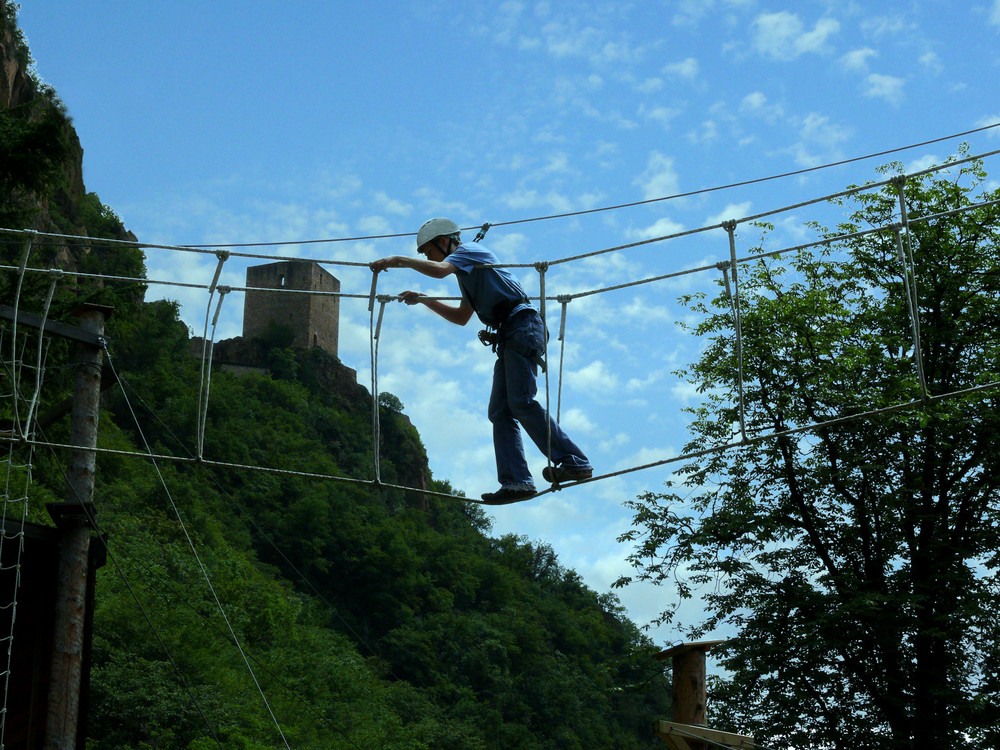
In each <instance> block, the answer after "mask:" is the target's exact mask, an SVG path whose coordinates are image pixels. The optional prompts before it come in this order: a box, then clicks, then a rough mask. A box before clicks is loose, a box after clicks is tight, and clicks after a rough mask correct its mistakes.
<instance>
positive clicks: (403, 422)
mask: <svg viewBox="0 0 1000 750" xmlns="http://www.w3.org/2000/svg"><path fill="white" fill-rule="evenodd" d="M4 11H5V14H4V16H3V25H2V28H0V32H7V36H6V37H5V38H6V39H7V40H14V42H15V43H16V45H18V49H17V55H18V59H19V60H20V61H21V63H22V65H27V63H28V61H29V60H30V56H29V55H28V54H27V49H26V47H25V46H24V43H23V38H22V37H21V36H20V32H17V31H16V27H14V26H13V20H14V14H15V12H16V6H14V5H13V4H12V3H9V2H8V3H6V4H5V6H4ZM12 29H13V30H14V31H15V32H16V33H13V34H11V33H10V32H11V30H12ZM27 100H30V101H31V102H34V104H32V105H31V106H25V107H23V108H21V109H15V108H8V109H6V110H4V109H2V108H0V156H3V155H5V154H6V155H16V158H11V159H7V158H6V157H5V156H4V157H3V158H2V159H0V227H3V226H7V227H8V228H13V229H17V228H19V227H23V226H29V225H30V226H34V227H35V228H39V229H42V230H44V231H51V230H52V229H58V231H60V232H65V233H67V234H74V235H84V236H85V237H87V238H88V239H82V240H79V241H73V242H68V241H65V240H63V239H58V240H56V239H53V238H44V237H43V238H40V239H38V238H36V240H35V241H34V242H33V243H31V244H26V243H25V237H26V235H23V234H19V233H8V234H6V235H3V236H0V264H2V265H4V266H6V267H8V270H6V271H3V272H0V291H2V293H3V297H4V299H5V300H8V299H9V300H13V299H14V298H15V295H17V294H19V297H18V304H19V309H20V310H22V311H25V312H33V313H40V312H42V309H43V306H44V305H43V300H44V298H45V297H46V295H47V293H48V290H49V288H50V280H49V277H48V275H47V274H43V273H39V272H37V271H35V270H32V269H37V268H48V267H50V266H53V265H58V266H60V267H62V268H64V269H66V270H68V271H71V273H69V274H66V275H64V276H58V277H55V278H56V280H57V283H56V285H55V287H54V297H53V303H52V306H51V309H50V311H49V315H50V317H51V318H53V319H57V320H65V321H66V322H73V321H72V318H71V317H70V315H69V313H70V311H71V310H72V308H74V307H75V306H76V305H78V304H79V303H80V302H82V301H90V302H98V303H101V304H106V305H111V306H113V307H114V308H115V314H114V316H113V317H112V319H111V321H110V323H109V326H108V330H107V334H108V339H109V341H110V345H109V348H108V352H107V355H108V356H107V360H106V361H107V362H109V364H110V369H107V370H106V372H105V375H104V378H105V380H104V382H105V383H106V384H110V385H111V386H112V387H111V388H109V389H108V390H107V391H106V392H105V394H104V396H103V399H102V414H101V423H100V426H99V441H100V446H101V448H104V449H112V450H115V451H121V453H117V452H107V453H101V454H100V455H99V458H98V466H97V487H96V494H95V501H96V505H97V509H98V517H97V523H98V524H99V526H100V529H99V530H100V533H101V537H102V539H106V545H107V553H108V564H107V565H106V566H105V567H103V568H102V569H101V570H100V571H99V573H98V578H97V595H96V616H95V623H94V650H93V673H92V679H91V686H90V690H91V694H90V704H89V705H90V712H89V715H88V716H87V717H86V719H87V723H88V738H89V739H88V743H87V747H88V748H94V750H125V748H129V749H134V748H154V747H156V748H191V749H192V750H193V749H198V750H203V749H204V748H209V747H226V748H273V747H282V746H284V744H285V742H287V743H288V745H289V746H291V747H295V748H317V749H322V750H329V749H331V748H375V747H378V748H455V749H456V750H458V749H462V750H468V749H470V748H471V749H475V748H484V749H485V748H498V749H499V748H551V749H552V750H556V749H557V748H558V749H559V750H563V749H564V748H584V747H587V748H590V747H616V748H652V747H658V746H659V740H657V739H655V738H654V737H653V736H652V733H651V730H650V724H651V721H652V720H653V719H655V718H660V717H663V715H664V713H665V712H666V711H667V709H668V698H667V693H666V687H665V683H664V679H663V676H662V674H661V672H660V670H659V668H658V666H657V665H656V664H655V662H653V660H652V658H651V654H652V652H653V651H654V650H655V649H653V647H652V644H651V643H650V642H649V640H648V639H647V638H645V637H644V636H643V635H642V634H641V633H640V632H639V631H638V630H637V628H636V627H635V626H634V625H633V624H632V623H631V622H629V621H628V619H627V618H626V617H625V615H624V612H623V610H622V608H621V607H620V606H619V604H618V603H617V601H616V600H615V599H614V597H612V596H610V595H599V594H597V593H596V592H594V591H592V590H591V589H589V588H588V587H587V586H585V585H584V584H583V583H582V581H581V580H580V578H579V576H577V575H576V573H574V572H573V571H572V570H568V569H566V568H564V567H563V566H561V565H560V564H559V562H558V559H557V557H556V554H555V552H554V551H553V550H552V549H551V548H550V547H549V546H548V545H546V544H544V543H542V542H531V541H528V540H526V539H523V538H519V537H516V536H510V535H508V536H503V537H499V538H498V537H493V536H491V535H490V527H489V522H488V520H487V518H486V517H485V516H484V515H483V513H482V512H481V511H480V510H479V508H478V506H475V505H472V504H470V503H466V502H464V501H461V500H454V499H451V500H449V499H434V498H427V497H425V496H422V495H420V494H419V493H411V492H404V491H388V490H382V491H375V490H372V489H371V488H369V487H367V486H365V485H362V484H351V483H340V482H334V481H330V480H322V479H315V478H308V477H307V476H305V473H313V474H324V475H334V476H341V477H359V478H364V479H367V478H370V477H371V476H372V464H373V459H372V451H371V442H372V438H371V435H372V428H371V419H370V416H371V411H370V410H371V397H370V396H369V395H368V394H367V392H365V391H364V389H363V388H359V387H357V386H356V384H354V383H353V382H352V383H350V384H348V386H350V387H345V384H344V382H343V381H342V369H343V368H341V367H340V365H339V363H337V362H336V361H335V360H334V359H333V358H331V357H329V355H326V354H324V353H323V352H322V351H320V350H312V351H293V350H290V349H286V348H282V347H281V346H277V345H275V342H271V346H268V344H267V342H257V343H256V344H255V345H256V346H258V347H263V351H264V354H263V355H262V358H263V364H264V365H265V366H264V367H262V368H259V369H258V371H257V372H253V373H249V374H243V375H239V376H237V375H236V374H234V373H232V372H229V371H225V370H223V369H221V368H219V369H218V371H217V372H215V373H214V374H213V379H212V389H211V398H210V399H209V408H208V413H207V414H208V416H207V429H206V432H205V446H204V451H205V454H206V456H209V457H211V458H212V459H214V460H216V461H220V462H227V463H230V464H234V465H239V467H236V466H233V467H227V468H220V467H218V466H215V467H213V466H206V465H204V464H197V463H193V462H179V461H165V460H161V461H158V462H157V463H156V464H155V465H154V463H153V462H151V461H150V460H147V459H142V458H136V457H133V456H130V455H127V453H130V452H136V451H138V452H144V451H146V450H147V449H148V450H149V451H151V452H152V453H154V454H160V455H171V456H177V457H190V456H191V450H192V446H193V445H194V442H195V441H194V435H195V424H196V414H197V412H198V385H199V376H200V373H199V368H200V361H199V359H198V357H197V356H196V355H194V354H192V344H193V342H192V341H191V339H190V338H189V335H188V331H187V329H186V327H185V326H184V325H183V324H182V323H181V322H180V320H179V318H178V308H177V305H176V304H175V303H172V302H169V301H157V302H151V303H146V302H144V301H143V291H144V290H143V287H142V284H141V283H132V282H120V283H116V284H114V285H108V284H106V283H104V282H103V281H102V280H101V279H99V278H95V277H94V276H91V275H88V274H100V275H107V274H111V275H115V276H122V277H130V278H137V279H142V278H143V277H144V268H143V257H142V253H141V252H140V251H139V250H137V249H135V248H134V247H129V246H126V245H122V244H113V243H107V242H101V241H100V240H107V239H119V240H120V239H123V238H126V237H127V233H126V232H125V230H124V227H123V226H122V222H121V219H120V218H119V217H118V216H117V215H116V214H115V213H114V212H113V211H112V210H111V209H109V208H108V207H106V206H104V205H103V204H102V203H101V202H100V200H99V199H98V198H97V196H95V195H93V194H87V193H85V192H84V191H82V190H75V189H74V188H73V186H72V184H70V183H71V181H72V175H73V174H74V167H73V165H72V164H67V160H70V161H72V159H73V158H74V157H73V154H72V153H71V151H72V149H70V147H69V146H70V144H71V142H72V141H73V139H75V135H72V137H71V136H70V132H71V127H70V124H69V121H68V118H67V117H66V115H65V112H64V111H63V110H62V108H61V106H59V105H58V100H57V99H56V98H55V97H54V93H53V92H51V91H48V92H47V91H43V90H41V89H39V88H38V87H37V86H36V87H35V88H34V89H32V90H31V91H30V92H28V99H27ZM27 100H26V101H27ZM32 107H34V109H32ZM25 253H27V254H25ZM22 261H23V262H24V263H25V264H26V266H27V268H28V271H27V272H26V273H24V274H23V276H22V274H19V273H18V272H17V270H16V269H17V268H18V267H19V266H20V265H21V263H22ZM10 269H15V270H10ZM22 279H23V284H21V281H22ZM18 289H19V290H20V291H19V292H18ZM3 328H4V330H3V334H4V335H5V336H6V335H8V334H9V333H10V328H9V326H6V325H4V326H3ZM27 328H28V327H27V326H25V325H22V326H21V327H20V328H19V329H18V335H19V337H26V338H25V339H24V341H25V342H26V343H25V346H24V347H22V349H21V350H22V351H26V352H33V351H34V348H35V347H36V345H37V339H36V338H32V334H31V333H30V331H27V330H26V329H27ZM4 340H5V341H7V340H8V339H7V338H5V339H4ZM195 349H199V347H197V346H195ZM7 351H8V349H6V348H5V349H4V353H5V354H4V356H5V357H6V352H7ZM69 362H70V359H69V347H68V345H67V344H65V342H61V341H59V340H58V339H52V341H51V344H50V346H49V347H48V349H47V359H46V378H45V381H44V388H43V390H42V392H41V402H42V409H41V413H40V415H39V416H40V419H39V420H38V421H36V422H35V423H34V426H35V428H36V429H38V430H39V432H38V433H37V436H38V437H39V438H41V439H42V440H43V441H45V442H50V443H62V442H65V441H66V440H67V431H68V427H67V421H68V420H67V419H66V416H65V411H64V410H60V409H59V408H54V409H50V407H53V406H57V405H58V404H60V402H63V401H64V399H65V398H66V397H67V396H68V395H69V393H70V377H71V374H72V367H71V366H69ZM338 372H339V373H341V374H340V375H338ZM25 373H27V374H26V375H25V376H24V377H25V380H24V387H23V391H24V393H22V394H21V395H25V396H27V395H29V393H30V388H29V386H30V385H31V383H30V382H29V381H31V375H30V368H25ZM9 374H10V371H7V375H9ZM12 383H13V380H12V379H7V380H5V381H4V388H3V390H4V394H5V395H4V398H3V401H2V403H0V421H3V422H5V424H6V426H7V427H9V426H11V425H12V424H14V422H12V420H16V421H20V420H22V418H23V415H24V411H23V410H22V411H21V412H18V413H17V414H15V413H14V406H15V404H18V403H19V402H18V400H17V399H16V398H15V397H13V396H12V395H11V392H10V387H9V386H10V385H11V384H12ZM380 409H381V422H382V429H381V438H382V446H381V460H380V466H381V476H382V479H383V480H384V481H385V482H388V483H399V484H406V485H408V486H412V485H414V484H418V483H420V482H422V481H428V482H429V483H430V486H431V488H432V489H438V490H447V491H449V492H450V491H451V488H450V487H449V486H448V485H447V483H446V482H441V481H437V480H434V479H432V478H431V477H430V476H429V472H428V470H427V462H426V456H425V455H424V450H423V446H422V445H421V443H420V438H419V435H418V434H417V432H416V430H415V429H414V428H413V427H412V426H411V425H410V423H409V421H408V420H407V419H406V418H405V416H404V415H403V404H402V403H400V401H399V399H397V398H395V397H393V396H391V394H383V397H382V398H381V399H380ZM7 434H10V433H9V432H8V433H7ZM19 460H23V457H19ZM62 461H63V457H62V456H61V455H60V454H58V453H55V452H48V451H41V450H36V451H35V452H34V457H33V462H34V478H35V484H34V486H33V489H32V491H31V497H30V510H29V516H30V520H31V521H33V522H37V523H49V521H48V519H47V516H46V513H45V510H44V502H45V501H48V500H52V499H56V498H60V497H62V496H63V495H64V493H65V483H64V474H63V469H62ZM244 466H253V467H274V466H281V467H283V468H285V469H292V470H296V471H298V472H302V473H303V474H299V475H296V474H292V473H284V474H278V473H271V472H263V471H254V470H252V469H249V468H240V467H244ZM12 470H13V469H12ZM18 478H19V479H20V477H18ZM98 543H104V542H95V544H98ZM192 547H193V550H192ZM195 551H196V552H197V557H196V555H195ZM230 629H231V630H230ZM232 633H235V639H234V638H233V635H232ZM15 648H16V644H15ZM251 670H252V674H251ZM252 675H253V676H252ZM258 683H259V689H258ZM262 694H263V696H266V701H267V702H266V704H265V701H264V698H262ZM272 716H273V719H272ZM279 728H280V729H279ZM279 732H280V734H279ZM282 736H283V737H284V741H282Z"/></svg>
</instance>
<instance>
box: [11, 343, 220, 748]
mask: <svg viewBox="0 0 1000 750" xmlns="http://www.w3.org/2000/svg"><path fill="white" fill-rule="evenodd" d="M105 351H106V350H105ZM109 364H111V363H110V360H109ZM113 369H114V367H113V366H112V370H113ZM115 376H116V378H117V373H115ZM39 431H40V432H41V433H42V434H43V436H44V431H43V430H41V428H39ZM32 445H45V446H46V447H48V448H49V451H50V452H51V453H52V455H53V458H55V450H54V446H53V445H51V444H48V445H47V444H45V443H32ZM73 447H76V448H79V446H73ZM55 465H56V466H57V467H58V468H59V471H60V473H61V474H62V477H63V481H65V483H66V486H67V487H69V488H70V489H71V490H72V491H73V494H74V496H75V497H76V500H77V502H78V503H79V504H80V509H81V510H82V511H83V513H84V515H86V517H87V523H88V525H89V526H90V527H91V528H92V529H94V532H95V534H94V536H95V538H96V539H97V540H98V541H100V543H101V546H102V547H103V548H104V552H105V554H107V557H108V559H109V560H110V561H111V564H112V565H114V567H115V570H116V571H117V573H118V577H119V578H121V580H122V583H124V584H125V588H126V589H127V590H128V593H129V595H130V596H131V597H132V600H133V601H134V602H135V605H136V606H137V607H138V608H139V612H140V613H141V614H142V617H143V619H144V620H145V621H146V624H147V625H148V626H149V629H150V630H151V631H152V633H153V637H154V638H156V641H157V643H159V644H160V648H161V649H162V650H163V653H164V655H165V656H166V657H167V661H169V662H170V665H171V667H173V670H174V673H175V674H176V675H177V679H179V680H180V682H181V686H182V687H183V688H184V690H185V692H186V693H187V694H188V697H189V698H190V699H191V703H192V704H194V707H195V709H196V710H197V711H198V714H199V715H200V716H201V718H202V721H204V722H205V725H206V726H207V727H208V731H209V732H210V733H211V735H212V739H214V740H215V743H216V744H217V745H218V746H219V747H220V748H221V747H222V746H223V745H222V742H221V741H220V740H219V736H218V734H217V733H216V731H215V726H214V725H213V724H212V722H211V721H209V719H208V715H207V714H206V713H205V711H204V709H203V708H202V707H201V704H200V703H199V702H198V699H197V698H196V697H195V694H194V690H193V689H192V688H191V686H190V684H189V683H188V681H187V680H186V679H185V677H184V673H183V672H181V668H180V666H178V664H177V661H176V660H175V659H174V657H173V654H172V653H171V652H170V649H169V648H168V647H167V644H166V642H165V641H164V640H163V637H162V636H161V635H160V632H159V630H157V628H156V625H155V624H153V620H152V618H151V617H150V616H149V613H148V612H147V611H146V608H145V607H144V606H142V602H141V601H139V596H138V594H136V592H135V589H134V588H133V587H132V584H131V582H130V581H129V580H128V577H127V576H126V575H125V571H124V570H122V567H121V565H120V564H119V563H118V556H117V555H116V554H115V553H114V552H112V551H111V545H110V544H109V543H108V535H107V534H106V533H104V530H103V529H102V527H101V525H100V523H98V521H97V517H96V515H95V514H94V513H93V512H92V510H91V508H89V507H87V504H86V503H84V502H83V499H82V498H81V497H80V496H79V494H78V493H77V491H76V488H75V487H74V486H73V485H72V484H71V483H70V481H69V477H68V476H67V474H66V468H65V466H63V464H62V462H60V461H58V460H56V461H55ZM0 747H2V746H0Z"/></svg>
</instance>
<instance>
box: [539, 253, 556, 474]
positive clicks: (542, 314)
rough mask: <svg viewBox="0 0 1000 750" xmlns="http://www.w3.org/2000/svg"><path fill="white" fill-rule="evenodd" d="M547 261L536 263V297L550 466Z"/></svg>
mask: <svg viewBox="0 0 1000 750" xmlns="http://www.w3.org/2000/svg"><path fill="white" fill-rule="evenodd" d="M548 269H549V264H548V263H538V264H536V265H535V270H537V271H538V299H539V304H538V307H539V312H538V314H539V316H540V317H541V319H542V362H543V365H542V371H543V372H544V373H545V462H546V464H547V465H548V466H549V467H551V466H552V410H551V402H550V400H549V323H548V321H547V320H546V318H545V272H546V271H547V270H548Z"/></svg>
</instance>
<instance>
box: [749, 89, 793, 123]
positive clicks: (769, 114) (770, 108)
mask: <svg viewBox="0 0 1000 750" xmlns="http://www.w3.org/2000/svg"><path fill="white" fill-rule="evenodd" d="M740 112H742V113H744V114H751V115H756V116H758V117H762V118H764V119H765V120H767V121H769V122H773V121H774V120H775V119H776V118H779V117H781V116H783V115H784V108H783V107H782V106H781V105H780V104H769V103H768V101H767V97H766V96H764V94H763V93H762V92H760V91H754V92H753V93H750V94H747V95H746V96H744V97H743V99H742V101H741V102H740Z"/></svg>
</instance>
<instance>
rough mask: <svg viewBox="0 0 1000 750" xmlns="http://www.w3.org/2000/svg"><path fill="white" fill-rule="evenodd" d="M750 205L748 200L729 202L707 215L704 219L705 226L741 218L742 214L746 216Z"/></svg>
mask: <svg viewBox="0 0 1000 750" xmlns="http://www.w3.org/2000/svg"><path fill="white" fill-rule="evenodd" d="M751 205H752V204H751V202H750V201H744V202H743V203H730V204H728V205H727V206H726V207H725V208H724V209H722V210H721V211H719V212H718V213H717V214H715V215H713V216H709V217H707V218H706V219H705V226H711V225H712V224H721V223H722V222H724V221H728V220H730V219H741V218H743V217H744V216H748V215H749V214H750V206H751Z"/></svg>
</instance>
